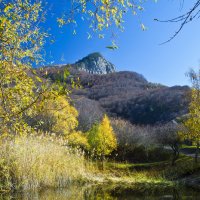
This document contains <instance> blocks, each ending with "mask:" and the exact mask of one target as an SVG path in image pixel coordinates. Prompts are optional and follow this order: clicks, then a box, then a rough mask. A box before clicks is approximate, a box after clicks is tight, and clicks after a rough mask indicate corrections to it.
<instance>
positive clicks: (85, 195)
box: [0, 185, 200, 200]
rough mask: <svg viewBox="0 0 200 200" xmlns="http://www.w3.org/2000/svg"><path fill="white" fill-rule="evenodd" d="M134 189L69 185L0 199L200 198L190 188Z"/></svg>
mask: <svg viewBox="0 0 200 200" xmlns="http://www.w3.org/2000/svg"><path fill="white" fill-rule="evenodd" d="M160 191H162V192H159V190H158V191H151V190H148V189H145V190H143V191H134V190H131V189H127V188H126V189H124V188H123V189H122V188H120V187H119V186H112V185H101V186H94V185H93V186H92V185H89V186H84V187H80V186H69V187H68V188H63V189H56V190H53V189H46V190H43V191H40V192H36V191H35V192H26V193H15V194H7V195H5V194H1V195H0V200H11V199H16V200H171V199H173V200H176V199H177V200H179V199H181V200H182V199H183V200H190V199H191V200H199V199H200V193H198V192H195V191H193V190H189V189H183V188H182V189H179V190H177V189H171V190H162V189H161V190H160Z"/></svg>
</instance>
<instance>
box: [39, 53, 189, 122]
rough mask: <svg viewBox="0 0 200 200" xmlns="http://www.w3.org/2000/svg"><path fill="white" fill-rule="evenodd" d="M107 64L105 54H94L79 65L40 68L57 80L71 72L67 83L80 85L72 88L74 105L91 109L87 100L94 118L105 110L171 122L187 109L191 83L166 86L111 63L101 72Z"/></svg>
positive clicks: (133, 118) (138, 119)
mask: <svg viewBox="0 0 200 200" xmlns="http://www.w3.org/2000/svg"><path fill="white" fill-rule="evenodd" d="M94 56H95V57H94ZM98 57H99V58H98ZM94 60H101V61H102V62H94ZM80 63H81V66H84V71H83V68H82V67H79V65H80ZM107 63H109V62H108V61H106V60H105V59H104V58H103V57H102V55H100V54H98V53H95V54H90V55H88V56H87V57H85V58H84V59H82V60H81V61H79V62H78V64H72V65H63V66H61V67H58V66H52V67H46V68H44V70H42V71H41V70H40V74H41V75H42V76H43V77H45V78H50V79H51V80H53V81H57V80H58V79H59V80H62V79H63V80H64V78H63V76H64V74H66V70H67V71H69V74H67V75H69V77H68V79H67V82H68V83H71V80H73V81H75V82H77V83H78V84H79V85H80V87H78V88H77V87H76V88H74V89H72V95H71V96H72V99H74V101H75V105H76V102H77V101H78V104H77V105H78V109H79V110H88V105H87V103H85V102H88V104H89V107H90V108H93V111H92V112H93V113H96V117H95V119H96V118H97V119H98V116H101V113H102V112H103V111H102V110H104V111H106V112H107V113H108V114H109V116H112V117H120V118H124V119H127V120H129V121H130V122H132V123H134V124H156V123H161V122H169V121H171V120H173V119H175V118H176V117H179V116H182V115H184V114H186V113H187V112H188V102H189V99H188V93H189V91H190V89H189V87H188V86H174V87H167V86H164V85H161V84H156V83H150V82H148V81H147V80H146V79H145V78H144V77H143V76H142V75H141V74H138V73H136V72H128V71H121V72H115V71H114V67H113V66H114V65H112V64H110V65H109V67H110V68H107V72H106V71H104V72H105V73H101V74H99V71H103V69H105V65H106V64H107ZM92 64H93V65H92ZM91 70H92V72H91V73H90V71H91ZM95 70H96V71H95ZM109 72H110V73H109ZM83 106H85V109H83V108H82V107H83ZM89 110H90V109H89ZM101 111H102V112H101ZM84 112H86V111H84ZM90 113H91V112H90ZM80 115H81V111H80ZM88 115H89V113H88Z"/></svg>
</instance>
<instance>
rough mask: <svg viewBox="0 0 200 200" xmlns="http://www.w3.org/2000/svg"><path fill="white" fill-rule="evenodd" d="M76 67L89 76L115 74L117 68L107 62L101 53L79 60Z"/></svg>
mask: <svg viewBox="0 0 200 200" xmlns="http://www.w3.org/2000/svg"><path fill="white" fill-rule="evenodd" d="M74 66H75V67H76V68H77V69H78V70H81V71H86V72H88V73H89V74H108V73H112V72H115V66H114V65H113V64H112V63H110V62H109V61H107V60H106V59H105V58H104V57H103V56H102V55H101V54H100V53H92V54H89V55H88V56H86V57H84V58H83V59H81V60H79V61H78V62H76V63H75V64H74Z"/></svg>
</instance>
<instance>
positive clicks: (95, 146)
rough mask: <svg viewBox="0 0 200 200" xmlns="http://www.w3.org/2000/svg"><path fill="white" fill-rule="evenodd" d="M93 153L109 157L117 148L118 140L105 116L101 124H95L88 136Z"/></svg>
mask: <svg viewBox="0 0 200 200" xmlns="http://www.w3.org/2000/svg"><path fill="white" fill-rule="evenodd" d="M87 137H88V142H89V145H90V149H91V151H94V152H95V154H97V155H99V156H100V155H103V156H104V155H109V154H110V153H111V152H112V151H113V150H115V149H116V148H117V140H116V136H115V133H114V131H113V128H112V126H111V124H110V120H109V118H108V116H107V115H104V117H103V119H102V121H101V123H100V124H94V125H93V127H92V128H91V130H90V131H89V132H88V134H87Z"/></svg>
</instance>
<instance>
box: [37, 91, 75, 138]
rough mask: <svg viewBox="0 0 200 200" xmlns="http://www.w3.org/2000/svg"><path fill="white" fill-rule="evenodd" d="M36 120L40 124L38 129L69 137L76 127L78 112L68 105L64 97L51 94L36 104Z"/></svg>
mask: <svg viewBox="0 0 200 200" xmlns="http://www.w3.org/2000/svg"><path fill="white" fill-rule="evenodd" d="M38 109H39V112H38V113H37V116H35V117H36V119H37V120H38V122H39V123H40V125H39V126H38V129H42V130H43V131H48V132H53V133H56V134H61V135H69V134H70V133H71V132H72V131H73V130H74V129H75V128H76V127H77V126H78V120H77V117H78V111H77V110H76V109H75V107H73V106H72V105H70V103H69V101H68V100H67V98H66V96H56V98H53V96H52V95H51V94H48V97H47V98H46V99H45V100H42V102H39V104H38Z"/></svg>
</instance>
